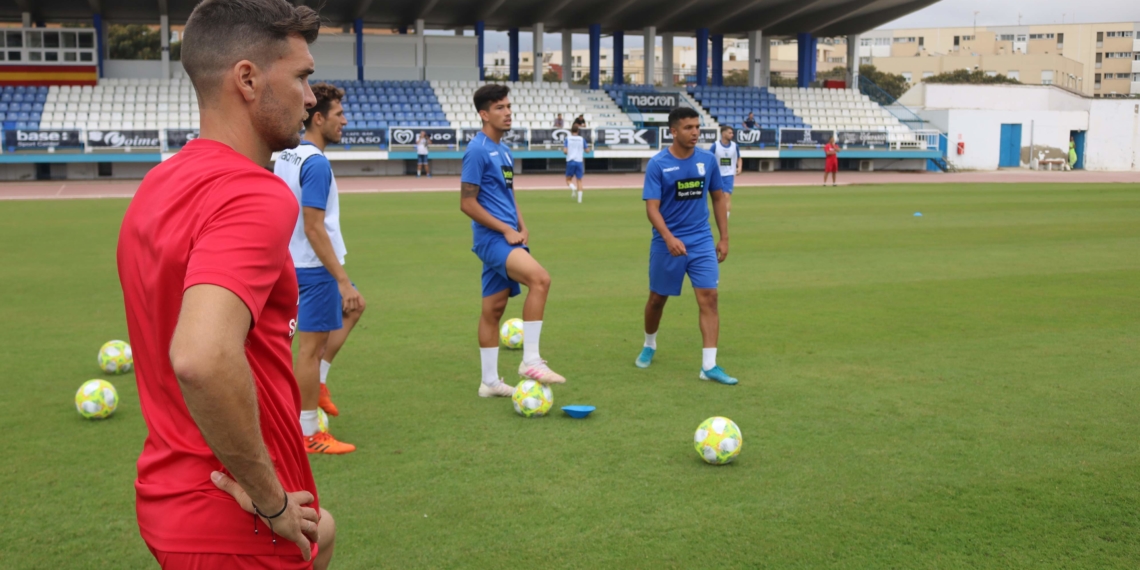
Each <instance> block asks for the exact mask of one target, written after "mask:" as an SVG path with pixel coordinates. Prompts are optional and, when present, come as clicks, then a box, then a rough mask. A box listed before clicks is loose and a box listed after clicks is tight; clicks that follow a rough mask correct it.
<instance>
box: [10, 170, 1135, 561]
mask: <svg viewBox="0 0 1140 570" xmlns="http://www.w3.org/2000/svg"><path fill="white" fill-rule="evenodd" d="M519 202H520V204H521V207H522V209H523V213H524V215H525V217H526V220H527V223H528V225H529V227H530V228H531V235H532V242H531V245H532V249H533V251H534V253H535V255H536V257H537V258H538V259H539V260H540V261H541V262H542V263H543V264H544V265H545V266H546V267H547V268H548V269H549V270H550V272H551V274H552V276H553V289H552V294H551V299H550V303H549V306H548V309H547V314H546V319H545V320H546V325H545V327H544V330H543V332H544V334H543V337H544V338H543V343H542V352H543V356H544V357H545V358H547V359H549V360H550V362H551V364H552V366H553V367H554V368H555V369H556V370H558V371H559V372H561V373H563V374H565V375H566V376H567V377H568V378H569V383H568V384H567V385H566V386H564V387H555V389H554V395H555V407H556V408H557V407H558V406H560V405H564V404H572V403H575V404H593V405H596V406H598V411H597V412H595V414H594V415H593V416H592V417H591V418H589V419H588V420H585V421H579V420H571V419H568V418H566V417H565V416H562V415H561V413H555V414H554V415H553V416H552V417H547V418H543V419H538V420H524V419H522V418H520V417H518V416H516V415H515V414H514V412H513V410H512V409H511V404H510V402H509V400H507V399H501V400H495V401H489V400H484V399H480V398H477V397H476V395H475V392H476V388H477V387H478V383H479V357H478V351H477V346H476V341H475V328H476V318H477V315H478V310H479V268H480V266H479V263H478V261H477V260H476V258H475V256H474V255H473V254H471V253H470V252H469V249H470V239H471V238H470V230H469V229H468V226H467V222H466V220H465V218H464V217H463V216H462V214H461V213H460V212H459V209H458V206H459V204H458V197H457V196H455V195H454V194H399V195H347V196H344V197H342V210H343V220H344V229H345V234H346V237H347V241H348V247H349V252H350V253H349V256H348V266H347V267H348V271H349V274H350V275H351V276H352V278H353V279H354V280H355V281H356V283H357V284H358V286H359V288H360V290H361V291H362V292H363V294H364V295H365V297H366V299H367V300H368V307H369V308H368V311H367V312H366V314H365V316H364V320H363V321H362V324H361V326H360V327H359V328H358V329H357V331H356V332H355V333H354V335H353V337H352V338H351V339H350V340H349V343H348V345H347V346H346V347H345V349H344V351H343V352H342V353H341V355H340V357H339V358H338V360H337V362H336V364H335V365H334V366H333V369H332V373H331V375H330V380H329V385H330V387H331V389H332V392H333V395H334V399H335V400H336V402H337V403H338V405H339V406H340V408H341V414H342V415H341V417H340V418H334V419H333V421H332V428H333V432H334V433H335V434H336V435H337V436H338V437H340V438H342V439H343V440H345V441H349V442H352V443H355V444H356V445H357V446H358V448H359V449H358V451H357V452H356V453H354V454H352V455H348V456H344V457H317V458H314V460H313V468H314V471H315V473H316V478H317V483H318V486H319V488H320V493H321V499H322V504H323V505H324V506H326V507H327V508H329V509H330V510H331V511H333V513H334V514H335V515H336V517H337V520H338V523H339V531H340V532H339V537H338V545H337V546H338V548H337V558H336V561H335V565H336V567H338V568H452V567H471V568H505V567H518V566H529V567H577V568H705V567H717V568H722V567H724V568H727V567H740V568H756V567H766V568H822V567H830V568H1135V567H1136V566H1137V564H1140V533H1138V531H1140V514H1138V513H1140V510H1138V509H1137V505H1138V504H1140V477H1138V475H1137V474H1138V473H1140V451H1138V446H1137V441H1140V412H1138V410H1140V388H1138V371H1140V351H1138V350H1137V348H1138V347H1140V294H1138V291H1140V289H1138V285H1137V284H1138V283H1140V186H1138V185H1111V186H1109V185H1105V186H1095V185H1092V186H1076V185H1047V186H1041V185H1033V186H1031V185H970V186H950V185H932V186H901V185H900V186H866V187H850V188H842V189H836V188H826V189H823V188H741V189H739V190H738V191H737V193H736V197H735V198H734V201H733V202H734V204H733V205H734V211H733V216H732V240H731V252H730V255H729V258H728V261H727V262H726V264H725V265H723V266H722V275H721V297H720V299H721V301H720V302H721V314H722V329H721V344H720V356H719V361H720V363H721V364H722V365H723V366H724V367H725V368H726V369H727V370H728V371H729V372H730V373H731V374H733V375H735V376H737V377H739V378H740V385H739V386H736V387H725V386H720V385H716V384H711V383H707V382H700V381H698V380H697V373H698V368H699V364H700V334H699V331H698V329H697V310H696V303H695V301H694V299H693V297H692V293H691V291H690V290H689V289H687V288H686V290H685V293H684V294H683V295H682V296H681V297H680V298H676V299H673V300H671V301H670V303H669V306H668V307H667V308H666V314H665V319H664V322H663V324H662V329H661V334H660V336H659V341H658V343H659V351H658V355H657V359H656V360H655V362H654V364H653V367H652V368H651V369H649V370H639V369H636V368H635V367H634V366H633V360H634V358H635V357H636V355H637V353H638V351H639V349H640V346H641V341H642V337H641V314H642V308H643V304H644V302H645V298H646V296H647V292H646V287H647V277H646V275H647V267H646V266H647V258H648V249H649V225H648V222H647V221H646V220H645V216H644V210H643V206H642V203H641V200H640V199H639V193H638V192H636V191H605V192H589V191H588V193H587V196H586V200H585V203H584V204H581V205H578V204H575V203H571V201H570V199H569V198H568V197H567V196H566V193H565V192H554V191H550V192H521V193H520V194H519ZM126 204H127V202H126V201H122V200H99V201H61V202H47V201H45V202H3V203H0V216H2V217H3V219H4V223H3V224H0V241H2V243H4V244H5V246H6V247H4V248H3V249H2V250H0V268H2V269H0V291H2V292H3V296H2V297H0V322H2V323H3V328H2V330H0V401H4V402H7V403H8V405H9V407H8V408H7V409H6V411H5V413H4V414H0V429H2V432H0V433H3V434H4V435H5V454H4V460H3V461H0V485H2V488H3V489H4V491H5V501H4V502H5V503H6V507H7V509H6V511H7V512H6V514H5V516H4V517H0V536H2V537H4V540H3V546H0V566H3V567H5V568H13V567H16V568H148V567H155V564H154V562H153V559H152V558H151V556H150V554H149V553H148V552H147V550H146V547H145V546H144V544H143V542H142V540H141V539H140V538H139V536H138V531H137V526H136V522H135V517H134V506H133V500H134V490H133V487H132V481H133V478H134V473H135V471H134V461H135V458H136V456H137V454H138V452H139V450H140V449H141V446H142V442H143V438H144V434H145V425H144V423H143V418H142V416H141V414H140V411H139V407H138V400H137V392H136V389H135V386H134V378H133V376H129V375H128V376H123V377H112V378H108V379H109V380H111V381H112V382H114V383H115V385H116V386H117V388H118V390H119V394H120V396H121V399H122V403H121V404H120V406H119V410H118V412H117V413H116V414H115V416H114V417H112V418H111V419H109V420H104V421H101V422H92V421H85V420H83V419H81V418H80V417H79V415H78V414H77V413H76V412H75V409H74V406H73V403H72V396H73V394H74V392H75V390H76V389H77V388H78V387H79V385H80V384H81V383H82V382H83V381H84V380H87V379H89V378H97V377H100V376H101V373H100V372H99V370H98V369H97V368H96V365H95V355H96V352H97V350H98V348H99V346H100V345H101V344H102V343H103V342H104V341H106V340H109V339H112V338H125V336H126V328H125V324H124V317H123V312H122V308H121V302H122V301H121V295H120V292H119V288H118V283H117V277H116V272H115V257H114V252H115V240H116V234H117V230H118V226H119V221H120V219H121V216H122V213H123V211H124V209H125V207H126ZM916 211H921V212H922V213H923V214H924V215H923V216H922V217H915V216H914V213H915V212H916ZM520 314H521V299H516V300H514V301H513V302H512V304H511V306H510V307H509V308H508V310H507V316H508V317H511V316H520ZM519 357H520V354H519V353H515V352H510V351H505V350H504V351H503V352H502V355H501V360H500V372H501V373H502V374H503V375H505V376H507V377H508V379H510V378H512V376H513V372H514V369H515V368H516V367H517V365H518V359H519ZM712 415H724V416H727V417H730V418H732V419H733V420H735V421H736V422H737V423H738V424H739V425H740V428H741V430H742V432H743V434H744V449H743V452H742V454H741V456H740V457H739V459H738V461H737V462H736V463H735V464H732V465H729V466H725V467H710V466H707V465H704V464H703V463H702V462H701V461H700V459H699V458H698V457H697V454H696V453H695V451H694V450H693V444H692V434H693V431H694V430H695V429H696V427H697V424H698V423H700V421H701V420H703V419H705V418H706V417H709V416H712Z"/></svg>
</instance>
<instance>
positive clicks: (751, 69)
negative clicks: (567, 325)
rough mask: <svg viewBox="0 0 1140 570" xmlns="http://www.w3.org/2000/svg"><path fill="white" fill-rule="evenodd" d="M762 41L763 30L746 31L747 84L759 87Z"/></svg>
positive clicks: (761, 65)
mask: <svg viewBox="0 0 1140 570" xmlns="http://www.w3.org/2000/svg"><path fill="white" fill-rule="evenodd" d="M763 43H764V32H762V31H760V30H755V31H752V32H748V86H749V87H760V86H761V85H760V70H761V69H762V68H763V67H764V66H763V62H761V61H760V50H761V45H762V44H763Z"/></svg>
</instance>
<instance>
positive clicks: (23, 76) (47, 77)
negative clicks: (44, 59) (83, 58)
mask: <svg viewBox="0 0 1140 570" xmlns="http://www.w3.org/2000/svg"><path fill="white" fill-rule="evenodd" d="M98 83H99V68H98V67H96V66H94V65H0V85H96V84H98Z"/></svg>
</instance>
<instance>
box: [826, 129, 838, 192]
mask: <svg viewBox="0 0 1140 570" xmlns="http://www.w3.org/2000/svg"><path fill="white" fill-rule="evenodd" d="M823 154H824V155H825V156H826V157H827V158H826V162H824V164H823V185H824V186H827V175H828V173H831V185H832V186H836V185H837V183H836V182H835V176H836V175H837V174H838V173H839V145H837V144H835V137H834V136H833V137H831V139H829V140H828V141H827V144H825V145H823Z"/></svg>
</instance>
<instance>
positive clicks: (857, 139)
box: [835, 131, 887, 147]
mask: <svg viewBox="0 0 1140 570" xmlns="http://www.w3.org/2000/svg"><path fill="white" fill-rule="evenodd" d="M835 142H836V143H838V144H839V145H841V146H863V147H872V146H874V147H886V146H887V133H886V132H884V131H838V132H836V133H835Z"/></svg>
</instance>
